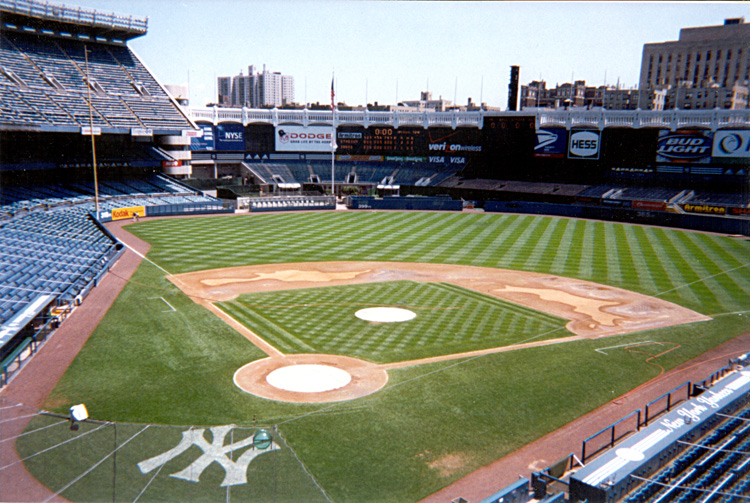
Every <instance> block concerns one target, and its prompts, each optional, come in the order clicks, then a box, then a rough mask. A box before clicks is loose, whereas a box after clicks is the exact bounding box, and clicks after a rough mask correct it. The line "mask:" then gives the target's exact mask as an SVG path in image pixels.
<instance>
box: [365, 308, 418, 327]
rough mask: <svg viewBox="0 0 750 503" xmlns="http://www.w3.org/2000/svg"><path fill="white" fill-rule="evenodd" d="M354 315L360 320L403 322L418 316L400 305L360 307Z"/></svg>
mask: <svg viewBox="0 0 750 503" xmlns="http://www.w3.org/2000/svg"><path fill="white" fill-rule="evenodd" d="M354 316H356V317H357V318H359V319H360V320H364V321H372V322H375V323H401V322H403V321H409V320H413V319H414V318H416V317H417V315H416V313H414V312H413V311H409V310H408V309H401V308H400V307H368V308H366V309H360V310H359V311H357V312H356V313H354Z"/></svg>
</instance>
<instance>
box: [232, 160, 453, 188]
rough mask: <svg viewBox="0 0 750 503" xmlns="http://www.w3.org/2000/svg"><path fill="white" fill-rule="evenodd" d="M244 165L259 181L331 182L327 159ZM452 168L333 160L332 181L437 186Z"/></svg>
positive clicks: (451, 173) (359, 183) (450, 174)
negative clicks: (314, 180) (387, 181)
mask: <svg viewBox="0 0 750 503" xmlns="http://www.w3.org/2000/svg"><path fill="white" fill-rule="evenodd" d="M245 166H246V167H247V168H248V169H249V170H251V171H252V172H253V173H254V174H255V175H256V177H257V178H258V179H260V180H261V181H262V183H275V180H279V179H280V180H283V183H287V184H289V183H299V184H303V183H309V182H310V176H311V175H313V176H316V177H317V179H318V180H320V183H322V184H330V183H331V163H330V161H285V162H277V161H273V162H259V163H250V162H246V163H245ZM456 171H457V170H446V169H442V170H441V169H436V168H435V167H434V166H431V165H426V164H420V163H408V164H407V163H396V162H394V163H389V162H382V163H367V162H336V163H334V177H335V180H334V181H335V183H336V184H337V185H341V184H348V185H352V184H358V185H377V184H380V183H381V182H382V181H383V180H384V179H386V178H388V179H389V178H390V177H393V183H392V185H416V184H419V185H437V184H439V183H441V182H442V181H444V180H446V179H448V178H450V177H451V176H453V175H455V173H456ZM350 175H354V176H350ZM279 177H280V178H279Z"/></svg>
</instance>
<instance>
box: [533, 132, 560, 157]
mask: <svg viewBox="0 0 750 503" xmlns="http://www.w3.org/2000/svg"><path fill="white" fill-rule="evenodd" d="M567 145H568V130H567V129H565V128H546V129H539V130H537V132H536V144H535V145H534V157H556V158H563V157H565V148H566V146H567Z"/></svg>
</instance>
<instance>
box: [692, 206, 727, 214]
mask: <svg viewBox="0 0 750 503" xmlns="http://www.w3.org/2000/svg"><path fill="white" fill-rule="evenodd" d="M682 209H683V210H685V211H687V212H688V213H703V214H706V215H726V214H727V208H726V207H725V206H713V205H711V204H683V205H682Z"/></svg>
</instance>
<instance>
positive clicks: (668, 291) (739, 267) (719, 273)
mask: <svg viewBox="0 0 750 503" xmlns="http://www.w3.org/2000/svg"><path fill="white" fill-rule="evenodd" d="M749 265H750V264H742V265H739V266H737V267H733V268H732V269H727V270H726V271H721V272H718V273H716V274H712V275H711V276H707V277H705V278H701V279H697V280H695V281H691V282H690V283H685V284H684V285H680V286H676V287H674V288H672V289H671V290H666V291H664V292H661V293H657V294H656V295H654V297H659V296H661V295H664V294H667V293H671V292H674V291H675V290H679V289H681V288H685V287H686V286H692V285H695V284H696V283H703V282H704V281H706V280H709V279H711V278H715V277H717V276H722V275H724V274H727V273H730V272H732V271H736V270H737V269H742V268H743V267H747V266H749Z"/></svg>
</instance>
